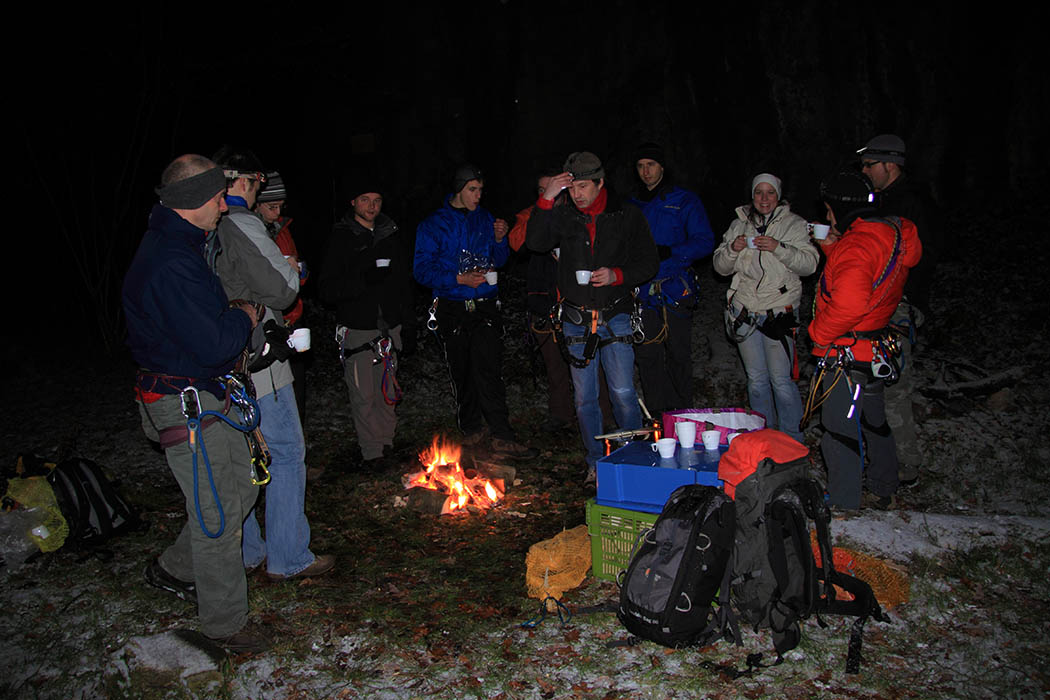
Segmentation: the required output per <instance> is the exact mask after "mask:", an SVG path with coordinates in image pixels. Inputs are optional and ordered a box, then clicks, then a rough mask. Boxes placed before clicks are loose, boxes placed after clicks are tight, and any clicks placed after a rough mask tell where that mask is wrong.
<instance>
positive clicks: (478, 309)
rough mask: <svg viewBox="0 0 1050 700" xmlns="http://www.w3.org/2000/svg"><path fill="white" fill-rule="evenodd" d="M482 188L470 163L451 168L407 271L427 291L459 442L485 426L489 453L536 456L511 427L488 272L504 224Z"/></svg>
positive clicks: (471, 439) (502, 248) (503, 246)
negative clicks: (448, 189) (447, 191)
mask: <svg viewBox="0 0 1050 700" xmlns="http://www.w3.org/2000/svg"><path fill="white" fill-rule="evenodd" d="M484 186H485V181H484V177H483V176H482V173H481V171H480V170H479V169H477V168H475V167H474V166H473V165H462V166H460V167H459V168H458V169H457V170H456V174H455V176H454V177H453V182H452V194H451V195H449V196H448V197H447V198H446V200H445V203H444V205H443V206H442V207H441V208H440V209H438V210H437V211H436V212H434V213H433V214H431V215H430V216H428V217H427V218H426V219H424V220H423V222H422V223H421V224H419V228H418V229H417V230H416V252H415V262H414V265H413V273H414V274H415V277H416V279H417V280H418V281H419V283H420V284H422V285H424V286H426V287H429V288H430V289H432V290H433V294H434V299H435V303H436V305H437V308H436V316H437V334H438V337H439V338H440V340H441V343H442V345H443V346H444V351H445V359H446V361H447V362H448V369H449V375H450V377H451V380H452V392H453V396H454V398H455V400H456V406H457V419H458V422H459V428H460V430H462V431H463V435H464V438H463V442H464V443H465V444H476V443H478V442H479V441H480V440H481V439H482V438H483V437H484V429H485V424H487V425H488V428H489V431H490V432H491V434H492V443H491V446H492V450H493V451H494V452H496V453H501V454H504V455H506V456H511V457H535V456H536V454H537V452H536V450H533V449H531V448H527V447H525V446H524V445H521V444H520V443H518V442H517V440H516V439H515V437H514V431H513V430H511V427H510V420H509V416H508V411H507V389H506V386H505V385H504V383H503V374H502V371H501V368H502V354H503V341H502V339H501V337H500V336H501V334H502V321H501V319H500V310H499V289H498V288H497V286H496V284H497V280H496V279H495V278H496V277H497V276H496V275H495V274H494V273H495V270H496V268H498V267H502V266H503V265H504V264H505V263H506V262H507V258H508V257H509V255H510V246H509V244H508V241H507V232H508V231H509V227H508V226H507V222H506V221H504V220H503V219H496V218H494V217H493V216H492V214H490V213H489V212H487V211H486V210H485V209H482V208H481V206H480V204H481V192H482V189H483V188H484ZM487 273H488V274H487Z"/></svg>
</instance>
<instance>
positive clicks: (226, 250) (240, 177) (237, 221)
mask: <svg viewBox="0 0 1050 700" xmlns="http://www.w3.org/2000/svg"><path fill="white" fill-rule="evenodd" d="M215 161H216V162H217V163H219V165H221V166H222V167H223V169H224V170H225V171H226V178H227V180H226V181H227V195H226V205H227V207H228V208H229V211H228V212H227V214H226V215H225V216H223V218H222V220H221V221H220V222H219V228H218V230H217V233H218V238H219V245H220V252H219V254H218V256H217V257H216V261H215V271H216V274H218V275H219V278H220V279H221V280H222V284H223V287H224V289H225V291H226V295H227V296H228V297H229V298H230V299H245V300H248V301H253V302H258V303H261V304H264V305H265V306H266V313H265V316H264V317H263V319H262V321H261V322H260V324H259V325H260V327H262V326H264V325H265V324H266V322H267V321H269V320H271V319H273V320H275V321H276V322H277V323H278V324H281V323H283V320H282V317H281V309H284V308H287V307H288V306H290V305H291V304H292V302H293V301H295V296H296V294H298V293H299V264H298V261H297V260H295V258H294V257H293V258H288V259H285V257H284V255H283V254H282V253H281V251H280V249H279V248H278V247H277V244H276V243H274V241H273V239H272V238H270V236H269V235H268V233H267V231H266V225H265V224H264V223H263V221H262V219H261V218H260V217H259V215H258V214H255V213H254V212H252V211H251V208H252V207H253V206H254V205H255V198H256V196H257V195H258V193H259V190H260V188H261V186H262V182H263V181H264V180H265V176H264V175H263V174H262V172H263V169H262V166H261V164H260V163H259V162H258V160H257V159H256V158H255V156H254V155H252V154H251V153H250V152H247V151H243V152H239V151H234V150H232V149H223V151H220V152H219V153H218V154H216V157H215ZM252 382H253V383H254V384H255V390H256V396H257V398H258V401H259V409H260V414H261V420H260V424H259V427H260V429H261V430H262V434H263V438H264V439H265V440H266V444H267V447H268V448H269V450H270V454H271V456H272V459H273V461H272V463H271V464H270V477H271V481H270V483H269V485H268V486H267V488H266V538H265V540H264V539H263V538H262V535H261V533H260V530H259V524H258V521H257V520H256V518H255V515H254V512H253V514H252V515H249V516H248V519H247V520H245V521H244V541H243V545H242V551H243V554H244V564H245V568H247V569H249V570H253V569H255V568H257V567H258V566H259V565H261V564H262V563H263V562H264V561H265V562H266V571H267V576H268V577H269V578H270V579H271V580H273V581H283V580H286V579H289V578H293V577H305V576H317V575H320V574H323V573H326V572H327V571H330V570H331V569H332V567H333V566H334V565H335V558H334V557H332V556H331V555H316V556H315V555H314V553H313V552H311V551H310V524H309V523H308V522H307V520H306V513H305V512H304V501H305V496H306V463H305V460H306V444H305V441H304V439H303V429H302V425H301V424H300V422H299V411H298V408H297V406H296V403H295V393H294V392H293V389H292V371H291V368H289V366H288V363H287V362H286V361H278V362H274V363H272V364H271V365H270V366H269V367H266V368H265V369H263V370H260V371H258V372H255V373H253V374H252Z"/></svg>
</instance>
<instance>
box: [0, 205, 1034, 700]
mask: <svg viewBox="0 0 1050 700" xmlns="http://www.w3.org/2000/svg"><path fill="white" fill-rule="evenodd" d="M1000 215H1001V212H1000V213H997V212H987V213H986V214H985V215H984V216H983V217H976V216H965V217H964V216H958V217H956V218H954V219H952V220H951V223H952V225H953V228H952V229H951V231H952V234H953V246H952V249H951V251H950V254H948V255H946V256H945V259H944V260H943V261H942V264H941V266H940V268H939V273H938V278H937V284H936V287H935V297H934V308H935V309H936V311H935V313H933V314H931V316H930V319H929V323H928V325H927V327H926V328H925V329H924V333H923V345H922V347H921V350H920V352H919V354H918V357H917V361H916V366H915V367H914V370H915V371H916V375H917V379H918V384H919V388H920V394H919V395H918V396H916V397H915V408H916V425H917V430H918V433H919V436H920V439H921V441H922V444H923V449H924V451H925V456H926V462H925V464H924V470H923V474H922V478H921V479H920V482H919V484H918V485H917V486H915V487H914V488H912V489H909V490H907V491H902V492H901V493H900V494H899V496H900V508H899V510H896V511H891V512H878V511H874V512H872V511H863V512H861V513H859V514H853V515H850V516H847V517H845V518H840V519H839V520H836V521H835V522H834V523H833V525H832V529H833V533H834V535H835V537H836V543H837V544H840V545H843V546H847V547H850V548H851V549H853V550H855V551H857V552H862V553H866V554H869V555H871V556H874V557H878V558H879V559H880V560H881V561H884V562H888V563H890V564H892V565H893V566H894V567H896V570H898V571H900V572H902V573H903V575H904V576H905V580H906V581H907V598H908V599H907V602H904V603H902V604H900V605H898V606H896V607H894V609H892V610H891V611H890V616H891V622H890V623H889V624H882V623H874V622H872V623H869V625H868V627H867V632H866V635H865V647H864V657H865V663H864V665H863V666H862V669H861V672H860V673H859V674H857V675H846V674H845V673H844V665H845V655H846V642H847V640H848V637H849V629H848V625H849V621H846V620H839V619H826V620H825V622H826V623H827V627H821V626H820V625H819V624H817V621H816V620H810V621H809V622H808V623H807V624H806V625H805V626H804V633H803V641H802V644H801V645H800V646H799V647H798V649H796V650H795V651H793V652H791V653H790V654H788V658H787V660H786V662H785V663H784V664H782V665H780V666H776V667H771V668H764V669H760V670H758V671H756V672H755V673H753V674H750V675H744V676H741V677H739V678H733V677H732V675H733V674H732V673H731V670H732V669H743V668H744V666H745V663H744V662H745V658H746V656H747V654H748V653H753V652H764V653H765V660H766V661H767V662H768V661H769V660H770V659H771V658H772V657H773V655H772V653H771V652H772V645H771V643H770V639H769V637H768V635H766V634H765V633H759V632H752V631H750V630H748V631H747V632H746V633H745V645H744V647H742V648H738V647H734V646H731V645H729V644H727V643H721V644H718V645H714V646H712V647H706V648H703V649H688V650H678V651H671V650H667V649H664V648H662V647H658V646H655V645H652V644H641V645H638V646H630V647H609V646H608V643H609V642H610V641H616V640H620V639H623V638H626V636H627V634H626V632H625V630H623V628H622V627H621V626H620V625H619V623H618V622H617V620H616V618H615V616H614V615H612V614H610V613H606V612H597V613H593V612H591V613H584V614H578V615H575V616H573V617H571V619H569V620H567V621H565V622H563V623H562V622H559V620H558V619H557V618H556V617H548V618H547V619H546V620H544V621H543V622H541V623H540V624H538V625H536V626H535V627H534V628H531V629H526V628H523V627H522V626H521V623H523V622H525V621H527V620H529V619H530V618H532V617H533V616H534V615H535V614H536V612H537V610H538V601H536V600H533V599H530V598H528V597H527V596H526V589H525V583H524V578H525V565H524V560H525V554H526V552H527V550H528V548H529V546H530V545H532V544H533V543H535V542H537V541H540V540H543V539H546V538H549V537H551V536H553V535H555V534H557V533H558V532H560V531H561V530H562V529H563V528H571V527H574V526H577V525H580V524H582V523H584V519H585V510H584V503H585V501H586V500H587V499H588V498H589V497H591V496H592V495H593V490H588V489H587V488H586V487H585V486H584V485H583V483H582V476H583V473H582V469H581V467H580V464H581V461H582V449H581V448H580V445H579V441H578V437H577V436H576V435H575V434H573V433H564V434H557V435H551V434H544V432H543V430H542V428H541V425H542V422H543V419H544V417H545V416H544V413H545V399H544V397H545V390H546V387H545V384H544V379H543V377H542V374H543V372H542V365H541V363H540V362H539V360H538V358H536V357H535V356H534V353H533V352H532V349H531V346H530V345H529V344H528V342H527V341H526V338H527V334H526V332H525V327H524V323H523V314H522V307H523V301H522V298H523V289H522V282H521V277H522V276H523V270H524V268H523V267H519V268H517V269H516V270H513V271H511V272H507V273H505V274H502V275H501V278H500V280H501V287H504V289H503V290H502V295H503V298H504V303H505V306H504V311H505V316H506V321H507V323H506V346H507V347H506V351H505V355H504V369H505V375H506V380H507V384H508V394H509V403H510V407H511V414H512V420H513V421H514V425H515V428H516V430H518V432H519V435H520V437H521V439H522V440H523V441H525V442H527V443H529V444H531V445H533V446H536V447H538V448H540V449H541V451H542V454H541V456H540V457H538V458H537V459H534V460H530V461H526V462H520V463H517V464H515V466H516V467H517V471H518V474H517V478H518V480H519V482H516V483H515V484H514V485H513V487H512V488H510V490H509V491H508V493H507V497H506V500H505V501H504V502H503V503H502V504H501V505H500V506H498V507H497V508H494V509H492V510H490V511H488V512H486V513H480V514H466V513H465V514H458V515H450V516H437V515H431V514H425V513H421V512H419V511H417V510H415V509H413V508H410V507H403V506H402V505H401V504H400V503H399V502H398V500H397V497H398V496H402V495H403V490H402V484H401V476H402V474H403V473H405V472H408V471H412V470H414V469H415V468H416V464H417V462H416V454H417V453H418V452H419V451H420V450H422V449H423V448H424V447H426V446H427V445H428V444H429V442H430V440H431V437H432V436H433V435H435V434H437V433H447V434H449V435H452V436H455V435H456V431H455V426H454V419H453V404H452V399H451V396H450V394H449V390H448V385H447V374H446V373H445V371H444V368H443V365H442V363H441V361H440V358H439V354H438V352H437V349H436V346H435V343H434V341H433V339H432V338H428V337H426V336H425V334H421V338H422V341H423V342H421V344H420V348H419V351H418V353H416V354H415V355H413V356H411V357H409V358H406V359H405V360H404V361H403V363H402V369H401V374H400V379H401V384H402V387H403V388H404V391H405V397H404V401H403V402H402V404H401V406H400V407H399V409H398V410H399V415H400V426H399V432H398V436H397V444H396V446H395V447H396V455H395V459H394V460H392V461H391V462H390V463H388V464H387V465H385V467H384V468H383V469H382V470H379V471H374V472H369V471H365V470H364V469H363V468H362V466H361V463H360V458H359V453H358V450H357V443H356V438H355V435H354V430H353V427H352V424H351V421H350V415H349V407H348V404H347V400H346V395H345V389H344V387H343V385H342V383H341V380H340V376H339V365H338V362H337V360H336V355H335V345H334V342H333V341H332V340H331V338H330V335H331V330H332V326H333V318H332V317H331V315H330V314H329V313H327V312H326V311H324V310H323V309H321V308H319V307H318V306H317V305H316V304H312V303H308V311H307V319H308V322H309V324H310V325H311V327H312V328H313V329H314V348H313V350H312V351H311V353H312V355H313V357H312V361H311V365H310V368H309V373H308V401H307V421H306V433H307V440H308V464H309V466H310V467H312V468H323V473H322V475H321V476H320V477H319V478H318V479H317V480H315V481H313V482H311V483H310V484H309V486H308V487H307V512H308V515H309V518H310V522H311V527H312V537H313V544H312V548H313V550H314V551H315V552H327V553H332V554H335V555H336V556H337V557H338V559H339V562H338V566H337V568H336V569H335V571H334V572H332V573H331V574H330V575H327V576H323V577H319V578H316V579H307V580H301V581H297V582H289V583H281V584H273V583H270V582H268V581H267V580H266V579H265V578H264V577H262V576H260V575H255V576H253V577H251V578H250V580H249V595H250V604H251V608H252V611H253V615H254V616H255V617H257V618H258V619H260V620H262V621H264V622H267V623H270V624H272V625H273V626H274V628H275V629H276V630H277V632H278V639H277V644H276V646H275V647H274V649H273V650H272V651H270V652H269V653H267V654H264V655H261V656H259V657H255V658H236V659H227V660H218V661H217V660H215V659H212V658H209V657H208V656H207V655H206V654H204V653H202V652H200V651H198V650H195V649H193V648H190V647H188V646H187V645H186V644H184V643H183V642H181V641H180V640H179V638H178V636H177V635H176V634H174V631H175V630H179V629H185V628H193V626H194V625H195V610H193V609H192V608H191V607H190V606H189V605H187V604H185V603H183V602H181V601H179V600H177V599H175V598H173V597H171V596H168V595H166V594H164V593H162V592H160V591H157V590H155V589H152V588H150V587H148V586H147V585H145V583H144V582H143V579H142V572H143V569H144V567H145V565H146V563H147V562H148V561H150V560H151V559H152V558H153V557H154V556H156V555H157V554H158V553H159V552H160V551H161V550H162V549H163V547H164V546H166V544H167V543H169V542H170V541H171V540H172V539H173V538H174V536H175V534H176V533H177V532H178V530H179V528H180V527H181V526H182V523H183V521H184V518H185V514H184V512H183V507H182V497H181V495H180V493H179V491H178V489H177V487H176V485H175V482H174V480H173V479H172V477H171V475H170V473H169V472H168V470H167V467H166V465H165V463H164V459H163V456H162V455H161V454H160V453H159V452H157V451H156V450H154V449H153V447H152V446H151V445H150V444H149V443H148V442H147V441H146V440H145V439H144V437H143V434H142V432H141V430H140V428H139V426H138V416H137V413H136V410H135V406H134V404H133V402H132V400H131V395H130V390H129V387H130V385H131V378H132V375H133V371H134V368H133V366H132V365H131V363H130V361H129V360H127V359H126V358H108V359H84V358H78V359H76V360H75V361H67V362H64V363H56V362H50V361H45V360H44V359H42V358H41V357H38V356H35V355H33V354H31V353H19V354H18V355H17V356H16V357H13V358H11V359H13V360H17V365H16V366H17V372H15V373H13V376H12V377H10V379H9V381H8V382H7V385H6V390H5V393H6V394H7V395H8V396H7V400H5V401H4V402H3V405H2V406H0V419H2V420H0V425H2V431H3V440H2V441H0V445H2V446H0V463H2V464H5V465H11V464H13V463H14V460H15V457H16V455H17V454H18V453H19V452H35V453H37V454H41V455H43V456H45V457H48V458H49V459H61V458H64V457H67V456H70V455H81V456H84V457H87V458H90V459H93V460H95V461H97V462H98V463H100V464H102V465H103V466H104V467H105V468H106V470H107V471H108V472H109V473H110V474H111V475H112V476H113V478H115V479H118V480H119V481H120V483H121V489H122V491H123V492H124V493H125V494H126V496H127V497H128V499H129V500H130V501H132V502H133V503H135V504H136V505H137V506H138V507H139V508H141V510H142V511H143V515H144V516H145V517H146V518H147V519H148V520H149V521H150V523H151V527H150V529H149V531H147V532H145V533H136V534H132V535H126V536H123V537H120V538H118V539H115V540H113V541H112V543H111V546H110V547H109V549H110V550H111V551H112V554H113V557H112V558H111V559H109V560H106V561H104V560H102V559H100V558H98V557H94V556H89V557H86V558H83V557H78V556H77V555H75V554H73V553H68V552H65V551H60V552H58V553H55V554H51V555H47V556H43V557H40V558H39V559H37V560H36V561H33V562H31V563H28V564H26V565H25V566H24V567H22V568H21V569H20V570H18V571H15V572H7V573H3V574H0V577H2V578H0V581H2V584H0V585H2V587H0V601H2V605H3V609H4V611H5V613H6V614H5V615H4V616H3V618H2V620H0V655H2V658H4V659H6V660H7V663H6V666H7V669H8V671H7V673H6V674H4V675H5V677H4V678H3V679H2V680H0V695H3V696H5V697H17V698H96V697H109V698H143V697H145V698H191V697H193V698H196V697H202V698H203V697H225V698H323V697H340V698H341V697H368V698H414V697H440V698H444V697H486V698H501V697H506V698H555V697H557V698H563V697H564V698H636V697H638V698H657V697H659V698H663V697H723V698H733V697H748V698H765V697H770V698H772V697H777V698H780V697H798V698H801V697H806V698H810V697H827V698H840V697H870V698H898V697H916V698H956V697H975V698H976V697H989V696H998V697H1016V698H1029V697H1045V695H1046V694H1047V693H1050V675H1048V674H1047V671H1046V668H1045V659H1047V658H1050V643H1048V642H1047V640H1048V639H1050V584H1048V572H1050V503H1048V496H1050V469H1048V467H1050V448H1048V447H1047V442H1046V436H1047V435H1048V434H1050V419H1048V413H1047V407H1048V400H1047V399H1048V389H1047V379H1048V376H1047V374H1048V370H1047V364H1046V363H1045V362H1044V361H1042V360H1041V352H1042V351H1043V349H1044V348H1045V347H1046V344H1047V335H1048V334H1047V322H1046V299H1047V298H1050V297H1048V293H1047V292H1048V291H1050V290H1048V287H1050V284H1048V282H1047V276H1046V275H1033V274H1031V271H1033V270H1044V269H1047V267H1046V263H1047V254H1046V252H1045V251H1043V250H1041V249H1031V248H1028V249H1027V252H1026V257H1027V258H1028V260H1027V264H1025V265H1024V268H1023V269H1020V268H1019V266H1018V265H1017V263H1016V262H1015V261H1014V260H1013V259H1012V258H1009V257H1007V256H997V255H989V254H988V253H987V245H986V242H987V240H988V239H989V237H990V236H991V234H992V233H995V234H996V237H997V240H998V241H999V242H1000V243H1001V244H1002V246H1003V247H1002V249H1003V250H1009V249H1011V242H1013V243H1015V244H1016V243H1020V242H1023V241H1030V240H1034V239H1035V238H1036V237H1038V236H1040V235H1041V234H1042V233H1043V232H1044V229H1045V224H1044V223H1043V222H1042V221H1040V220H1037V219H1036V218H1035V217H1025V216H1024V215H1021V214H1017V213H1014V214H1013V218H1012V219H1011V220H1010V221H1011V223H1010V225H1009V226H1004V225H1003V223H1002V218H1001V217H1000ZM997 217H999V218H997ZM961 222H966V223H965V224H963V223H961ZM702 277H703V284H704V290H705V291H704V295H703V305H702V307H701V309H700V311H699V312H698V314H697V320H696V324H695V327H694V335H695V343H694V345H695V347H694V359H695V371H694V380H695V384H694V396H695V397H696V405H697V406H698V407H702V406H711V407H714V406H746V394H745V391H744V381H743V371H742V369H741V368H740V365H739V361H738V360H737V357H736V353H735V350H734V349H733V347H732V346H731V345H730V344H729V343H728V341H726V340H725V337H724V335H723V332H722V322H721V305H722V300H723V299H724V291H725V288H726V286H727V281H726V280H721V279H716V278H715V277H714V276H713V275H712V274H711V273H710V270H709V268H704V274H703V275H702ZM810 287H812V281H811V282H810ZM421 303H422V302H421ZM421 313H422V306H421ZM9 352H10V351H9ZM807 375H808V373H807ZM989 377H991V378H992V379H991V380H990V386H988V387H985V388H983V389H982V384H985V383H988V382H989V379H988V378H989ZM996 377H1001V381H996V380H995V378H996ZM806 384H807V381H806V379H805V378H804V380H803V382H802V390H803V391H805V390H806ZM953 387H955V389H954V390H953ZM969 387H975V388H973V389H970V388H969ZM819 434H820V429H819V426H818V421H816V420H813V421H812V422H811V423H810V424H809V427H808V429H807V433H806V438H807V442H808V443H809V444H810V445H811V446H812V447H815V445H816V441H817V440H818V439H819ZM814 454H815V455H817V458H816V459H817V464H818V465H819V464H820V462H819V450H818V449H814ZM477 455H478V456H482V457H483V456H484V451H483V450H481V451H478V452H477ZM2 517H4V515H3V514H0V518H2ZM616 595H617V589H616V586H615V585H613V584H611V583H603V582H599V581H598V580H596V579H594V578H590V577H589V578H588V579H587V580H586V581H585V582H584V584H583V585H582V586H581V587H580V588H578V589H575V590H573V591H570V592H569V593H567V594H566V595H565V598H564V601H565V603H566V604H567V606H568V607H569V609H571V610H576V611H579V610H580V609H582V608H587V607H590V606H595V605H598V604H600V603H603V602H606V601H610V600H613V599H614V598H615V597H616Z"/></svg>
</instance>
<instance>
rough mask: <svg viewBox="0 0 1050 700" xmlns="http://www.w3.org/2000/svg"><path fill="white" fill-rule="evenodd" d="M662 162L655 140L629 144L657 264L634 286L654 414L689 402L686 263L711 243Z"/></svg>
mask: <svg viewBox="0 0 1050 700" xmlns="http://www.w3.org/2000/svg"><path fill="white" fill-rule="evenodd" d="M666 162H667V160H666V158H665V156H664V151H663V149H662V148H661V147H660V146H658V145H657V144H655V143H645V144H642V145H641V146H639V147H638V148H637V149H636V150H635V153H634V164H635V169H636V170H637V172H638V178H639V180H640V181H641V182H640V183H639V187H638V191H637V193H636V194H635V196H634V197H633V198H632V199H631V203H632V204H635V205H636V206H638V207H639V208H641V210H642V213H644V214H645V218H646V221H648V222H649V230H650V231H651V232H652V235H653V241H655V242H656V250H657V252H658V253H659V255H660V269H659V270H658V271H657V273H656V275H655V276H654V277H653V279H652V280H651V281H650V282H647V283H646V284H643V285H641V286H640V287H639V288H638V299H639V301H641V303H642V323H643V327H644V329H645V336H646V341H645V342H644V343H642V344H640V345H637V346H635V358H636V361H637V363H638V378H639V379H640V380H641V382H642V392H643V393H644V394H645V403H646V406H647V407H648V408H649V410H650V411H651V412H652V413H653V415H654V416H655V415H658V414H659V413H662V412H663V411H669V410H672V409H676V408H690V407H692V405H693V358H692V347H693V309H695V308H696V305H697V294H698V292H699V288H698V284H697V280H696V276H695V275H694V274H693V271H692V270H691V269H690V267H691V266H692V264H693V263H694V262H696V261H697V260H699V259H701V258H703V257H705V256H707V255H710V254H711V251H712V250H714V247H715V234H714V232H713V231H712V230H711V223H710V222H709V221H708V220H707V212H706V211H705V210H704V205H703V203H702V202H701V201H700V198H699V197H698V196H696V194H694V193H693V192H690V191H689V190H685V189H682V188H681V187H677V186H676V185H675V183H674V181H673V180H672V177H671V173H670V171H668V170H667V168H666V167H665V165H664V164H665V163H666Z"/></svg>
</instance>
